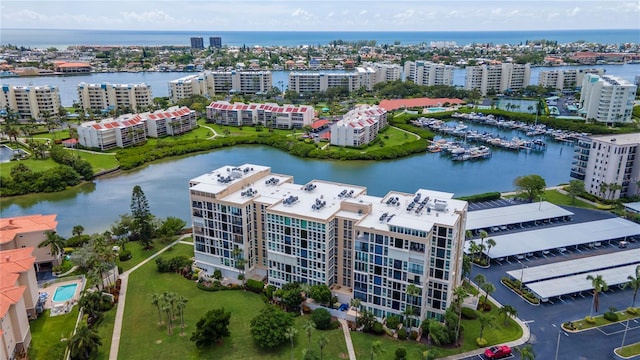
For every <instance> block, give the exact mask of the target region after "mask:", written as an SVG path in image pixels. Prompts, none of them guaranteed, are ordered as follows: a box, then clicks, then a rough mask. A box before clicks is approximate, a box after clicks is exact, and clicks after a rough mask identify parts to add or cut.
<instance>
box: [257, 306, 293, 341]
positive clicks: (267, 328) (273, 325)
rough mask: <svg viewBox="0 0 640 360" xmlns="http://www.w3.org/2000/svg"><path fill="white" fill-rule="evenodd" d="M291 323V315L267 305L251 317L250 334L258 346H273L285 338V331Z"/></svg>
mask: <svg viewBox="0 0 640 360" xmlns="http://www.w3.org/2000/svg"><path fill="white" fill-rule="evenodd" d="M291 325H293V317H292V316H291V314H289V313H285V312H284V311H282V310H280V309H278V308H276V307H275V306H273V305H267V306H265V307H264V308H263V309H262V310H260V313H258V315H256V317H254V318H253V319H251V326H250V327H251V335H252V336H253V339H254V341H255V342H256V343H257V344H258V346H260V347H262V348H273V347H276V346H278V345H280V344H282V343H283V342H284V341H286V340H287V338H286V336H285V333H286V329H288V328H289V327H290V326H291Z"/></svg>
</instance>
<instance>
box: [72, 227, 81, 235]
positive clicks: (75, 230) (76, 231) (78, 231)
mask: <svg viewBox="0 0 640 360" xmlns="http://www.w3.org/2000/svg"><path fill="white" fill-rule="evenodd" d="M83 232H84V227H83V226H82V225H75V226H74V227H73V229H72V230H71V235H73V236H80V235H82V233H83Z"/></svg>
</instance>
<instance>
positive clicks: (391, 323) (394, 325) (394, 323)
mask: <svg viewBox="0 0 640 360" xmlns="http://www.w3.org/2000/svg"><path fill="white" fill-rule="evenodd" d="M400 322H401V321H400V317H399V316H396V315H391V316H389V317H388V318H387V327H388V328H389V329H391V330H397V329H398V325H400Z"/></svg>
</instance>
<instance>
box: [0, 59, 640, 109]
mask: <svg viewBox="0 0 640 360" xmlns="http://www.w3.org/2000/svg"><path fill="white" fill-rule="evenodd" d="M579 68H582V69H590V68H601V69H604V70H605V73H606V74H607V75H615V76H619V77H621V78H623V79H625V80H627V81H629V82H632V83H633V81H634V77H635V76H636V75H638V74H640V64H620V65H573V66H554V67H550V66H541V67H532V68H531V81H530V83H531V84H533V85H535V84H537V83H538V75H539V74H540V72H541V71H548V70H567V69H579ZM340 72H344V71H340ZM194 74H196V73H188V72H132V73H130V72H118V73H91V74H87V75H70V76H36V77H6V78H2V79H0V81H1V82H2V84H8V85H16V86H27V85H36V86H38V85H50V86H55V87H57V88H58V89H59V90H60V99H61V101H62V105H63V106H71V105H72V104H73V102H74V101H77V99H78V88H77V87H78V84H79V83H81V82H87V83H102V82H109V83H112V84H139V83H146V84H148V85H151V90H152V92H153V96H154V97H165V96H169V81H171V80H176V79H178V78H181V77H184V76H187V75H194ZM464 80H465V69H461V68H456V69H455V70H454V72H453V85H454V86H460V87H462V86H464ZM280 81H282V86H283V88H284V89H286V88H287V86H288V85H289V71H273V72H272V84H273V86H277V87H279V86H280V83H279V82H280Z"/></svg>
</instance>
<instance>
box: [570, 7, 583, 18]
mask: <svg viewBox="0 0 640 360" xmlns="http://www.w3.org/2000/svg"><path fill="white" fill-rule="evenodd" d="M579 12H580V8H579V7H577V6H576V7H574V8H573V10H571V11H570V12H569V13H568V15H569V16H576V15H578V13H579Z"/></svg>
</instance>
